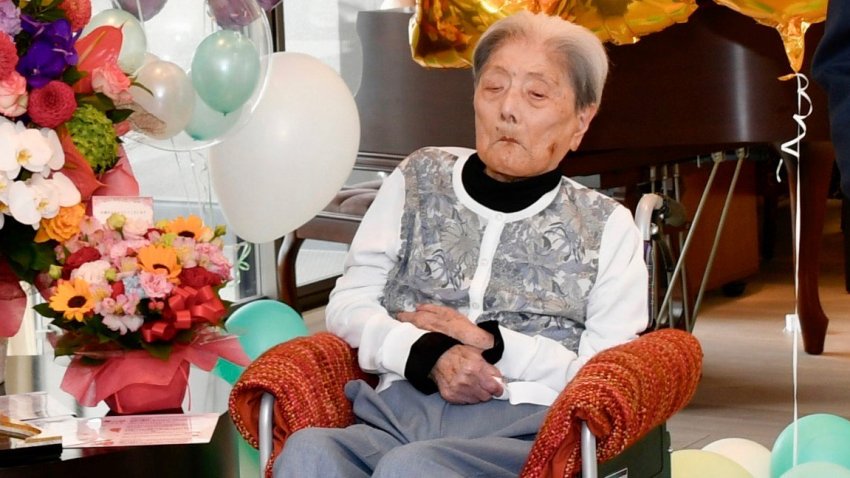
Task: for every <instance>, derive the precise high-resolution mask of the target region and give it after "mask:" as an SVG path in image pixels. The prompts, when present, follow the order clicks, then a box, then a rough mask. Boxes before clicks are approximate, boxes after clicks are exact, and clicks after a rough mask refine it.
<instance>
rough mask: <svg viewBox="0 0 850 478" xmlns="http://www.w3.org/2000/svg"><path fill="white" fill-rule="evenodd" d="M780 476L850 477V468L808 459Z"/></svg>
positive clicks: (784, 477) (813, 477)
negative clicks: (808, 460)
mask: <svg viewBox="0 0 850 478" xmlns="http://www.w3.org/2000/svg"><path fill="white" fill-rule="evenodd" d="M781 478H850V470H848V469H847V468H844V467H843V466H841V465H836V464H835V463H825V462H822V461H810V462H808V463H803V464H802V465H797V466H795V467H794V468H791V469H790V470H788V471H787V472H785V473H784V474H783V475H782V477H781Z"/></svg>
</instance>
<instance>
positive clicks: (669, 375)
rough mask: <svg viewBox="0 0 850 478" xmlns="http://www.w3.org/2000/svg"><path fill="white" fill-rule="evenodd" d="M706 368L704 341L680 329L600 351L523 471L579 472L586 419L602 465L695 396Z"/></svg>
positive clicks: (549, 419)
mask: <svg viewBox="0 0 850 478" xmlns="http://www.w3.org/2000/svg"><path fill="white" fill-rule="evenodd" d="M701 369H702V349H701V348H700V346H699V342H698V341H697V340H696V338H695V337H694V336H692V335H691V334H690V333H688V332H684V331H681V330H678V329H664V330H659V331H656V332H651V333H648V334H645V335H643V336H641V337H639V338H637V339H635V340H633V341H631V342H628V343H625V344H622V345H618V346H616V347H612V348H610V349H607V350H604V351H602V352H599V353H598V354H597V355H596V356H594V357H593V358H592V359H591V360H589V361H588V362H587V364H585V365H584V367H582V368H581V370H579V372H578V374H577V375H576V377H575V378H574V379H573V380H572V381H571V382H570V383H569V384H568V385H567V387H566V388H565V389H564V390H563V391H562V392H561V394H560V395H559V396H558V398H557V399H556V400H555V403H554V404H552V407H551V409H550V410H549V412H548V414H547V415H546V419H545V420H544V422H543V426H542V427H541V428H540V432H539V433H538V434H537V439H536V440H535V442H534V445H533V447H532V449H531V453H530V454H529V459H528V461H527V462H526V464H525V466H524V467H523V470H522V474H521V476H572V475H574V474H575V473H577V472H579V471H580V470H581V464H582V456H581V428H582V424H581V423H582V421H584V422H586V426H587V428H588V430H589V431H590V432H592V435H594V436H595V438H596V441H597V447H596V454H595V455H596V459H597V460H598V461H599V462H600V463H601V462H604V461H606V460H608V459H610V458H612V457H614V456H615V455H617V454H619V453H621V452H622V451H623V450H625V449H626V448H627V447H628V446H630V445H632V444H633V443H635V442H636V441H638V440H639V439H640V438H641V437H643V436H644V435H645V434H647V433H648V432H649V431H651V430H652V429H654V428H656V427H658V426H659V425H661V424H662V423H664V422H665V421H667V419H669V418H670V417H671V416H673V415H674V414H675V413H676V412H678V411H679V410H681V409H682V408H684V407H685V405H687V404H688V402H690V400H691V398H692V397H693V394H694V393H695V392H696V387H697V384H698V382H699V378H700V373H701Z"/></svg>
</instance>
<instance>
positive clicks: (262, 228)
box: [209, 52, 360, 243]
mask: <svg viewBox="0 0 850 478" xmlns="http://www.w3.org/2000/svg"><path fill="white" fill-rule="evenodd" d="M268 82H269V85H270V88H267V89H266V91H265V93H264V94H263V96H262V98H260V101H259V104H258V105H257V108H256V110H255V111H254V114H253V115H251V117H250V119H249V120H248V123H247V124H246V125H245V126H244V127H243V128H242V129H240V130H239V131H236V132H234V133H232V134H231V135H229V136H227V137H226V138H225V139H224V140H222V141H221V142H220V143H219V144H217V145H214V146H213V147H212V148H211V149H210V154H209V166H210V175H211V177H212V183H213V188H214V189H215V192H216V195H217V196H218V200H219V203H220V204H221V209H222V211H223V212H224V216H225V218H226V219H227V223H228V225H229V227H230V229H231V231H233V232H234V233H235V234H236V235H238V236H240V237H242V238H243V239H246V240H248V241H251V242H257V243H262V242H268V241H271V240H274V239H277V238H279V237H282V236H284V235H285V234H287V233H288V232H290V231H293V230H295V229H296V228H298V227H299V226H301V225H302V224H304V223H306V222H307V221H309V220H310V219H311V218H312V217H313V216H315V215H316V213H317V212H319V211H320V210H321V209H322V208H323V207H325V206H326V205H327V204H328V203H329V202H330V200H331V199H332V198H333V197H334V195H335V194H336V193H337V192H338V191H339V189H340V188H341V187H342V185H343V184H344V183H345V180H346V179H347V178H348V176H349V174H350V173H351V168H352V166H353V165H354V159H355V158H356V155H357V147H358V146H359V144H360V119H359V116H358V113H357V106H356V104H355V103H354V98H353V97H352V96H351V92H350V91H349V89H348V87H347V86H346V85H345V83H344V82H343V80H342V78H340V77H339V75H338V74H337V73H336V72H335V71H334V70H333V69H331V68H330V67H328V66H327V65H325V64H324V63H322V62H321V61H319V60H317V59H315V58H313V57H311V56H309V55H305V54H302V53H288V52H278V53H274V54H272V55H271V65H270V67H269V80H268Z"/></svg>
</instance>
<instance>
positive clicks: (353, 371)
mask: <svg viewBox="0 0 850 478" xmlns="http://www.w3.org/2000/svg"><path fill="white" fill-rule="evenodd" d="M358 378H360V379H365V380H369V381H371V382H372V383H374V377H369V376H367V375H366V374H365V373H364V372H362V371H361V370H360V367H358V365H357V353H356V351H355V350H353V349H352V348H351V347H349V345H348V344H347V343H346V342H344V341H343V340H342V339H340V338H338V337H336V336H334V335H332V334H329V333H326V332H323V333H319V334H316V335H313V336H310V337H300V338H296V339H293V340H290V341H287V342H284V343H282V344H279V345H276V346H275V347H272V348H271V349H269V350H268V351H266V352H265V353H264V354H263V355H261V356H260V357H258V358H257V359H256V360H255V361H254V362H252V363H251V365H249V366H248V368H247V369H245V372H244V373H243V374H242V376H241V377H239V380H238V381H237V382H236V384H235V385H234V386H233V390H232V391H231V392H230V400H229V409H230V416H231V418H232V419H233V423H234V424H235V425H236V428H237V429H238V430H239V432H240V433H241V434H242V436H243V437H245V439H246V440H247V441H248V443H250V444H251V445H252V446H254V447H255V448H256V447H258V446H259V443H258V437H259V433H258V420H259V410H260V401H261V398H262V396H263V393H264V392H268V393H271V394H272V395H274V397H275V407H274V424H275V426H274V446H273V450H272V459H271V460H269V464H271V463H272V462H273V461H274V457H276V456H277V455H278V453H280V450H281V449H282V448H283V443H284V442H285V441H286V438H287V437H289V435H291V434H292V433H293V432H295V431H297V430H300V429H302V428H305V427H325V428H335V427H345V426H347V425H350V424H352V423H353V422H354V414H353V412H352V410H351V402H349V401H348V399H347V398H346V397H345V394H344V392H343V387H344V386H345V384H346V383H348V382H349V381H351V380H354V379H358ZM270 469H271V467H269V469H268V470H270ZM268 470H267V471H268Z"/></svg>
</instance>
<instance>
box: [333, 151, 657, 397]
mask: <svg viewBox="0 0 850 478" xmlns="http://www.w3.org/2000/svg"><path fill="white" fill-rule="evenodd" d="M472 153H474V151H472V150H467V149H461V148H443V149H436V148H429V149H423V150H420V151H417V152H416V153H414V154H413V155H411V158H409V159H408V160H407V161H408V162H409V161H422V160H423V159H422V158H426V160H427V158H430V157H434V156H439V157H440V158H441V160H443V161H444V162H445V161H448V163H447V164H449V165H448V166H446V167H445V168H444V169H445V174H446V175H447V176H449V175H450V176H451V178H450V179H448V180H447V181H449V182H448V183H446V184H450V186H447V187H450V188H451V190H452V191H451V192H453V194H454V196H455V197H456V202H457V203H458V206H457V207H459V208H460V209H463V210H464V212H465V213H466V214H472V215H474V216H477V221H478V224H480V226H479V227H480V229H479V230H478V231H477V232H478V233H479V234H477V235H475V236H474V237H475V238H476V240H478V241H480V242H479V243H478V244H477V246H478V247H477V251H478V256H477V258H475V260H474V262H475V263H474V265H473V266H472V267H470V272H469V277H466V278H464V279H463V280H462V284H460V286H459V289H461V290H463V291H464V293H465V294H467V296H468V300H464V301H463V303H462V304H459V305H458V306H457V309H458V311H459V312H461V313H463V314H465V315H467V316H468V317H469V319H470V320H472V321H473V322H474V321H475V320H476V319H478V318H479V317H482V316H486V315H487V314H488V313H490V311H488V310H487V309H486V307H487V303H488V302H489V303H493V302H494V300H493V299H492V296H493V295H494V294H496V295H498V294H500V293H508V295H510V291H506V290H503V291H494V290H493V287H491V286H492V285H493V284H492V281H493V280H494V278H493V274H492V267H494V263H496V262H498V261H499V260H500V256H499V254H500V250H499V247H500V244H501V243H502V242H503V241H504V236H505V235H506V234H507V233H506V228H510V227H511V226H512V225H514V224H515V223H518V222H522V221H530V220H532V218H535V217H539V215H541V214H543V211H544V210H551V209H547V208H551V206H552V204H553V202H554V201H561V200H563V197H565V196H564V194H563V190H564V188H566V189H569V190H570V191H579V192H580V194H581V195H582V196H581V197H582V198H587V197H590V198H591V199H592V200H594V201H597V200H600V198H599V197H597V196H600V197H601V195H599V194H598V193H596V192H593V191H590V190H586V189H585V188H584V187H583V186H581V185H579V184H578V183H575V182H574V181H571V180H569V179H567V178H564V179H563V180H562V182H561V184H560V185H559V186H558V187H556V188H555V189H553V190H552V191H550V192H548V193H546V194H544V195H543V196H542V197H541V198H540V199H539V200H537V201H536V202H535V203H533V204H532V205H530V206H528V207H527V208H525V209H522V210H520V211H517V212H513V213H503V212H499V211H495V210H492V209H489V208H487V207H485V206H484V205H482V204H480V203H478V202H477V201H475V200H474V199H472V198H471V197H470V196H469V194H468V193H467V192H466V190H465V189H464V187H463V183H462V181H461V171H462V169H463V165H464V164H465V162H466V160H467V159H468V157H469V156H470V155H471V154H472ZM405 167H406V166H405V164H404V163H403V164H402V165H401V166H400V168H399V169H397V170H396V171H394V172H393V173H392V174H390V175H389V177H387V179H386V180H385V182H384V184H383V186H382V187H381V190H380V192H379V193H378V195H377V197H376V198H375V201H374V202H373V203H372V206H371V207H370V209H369V211H368V212H367V213H366V215H365V216H364V218H363V221H362V223H361V225H360V228H359V230H358V232H357V234H356V236H355V238H354V240H353V242H352V244H351V248H350V251H349V253H348V256H347V259H346V262H345V270H344V274H343V276H342V277H341V278H340V279H339V281H338V282H337V284H336V288H335V289H334V291H333V292H332V294H331V298H330V302H329V304H328V307H327V309H326V318H327V319H326V320H327V327H328V330H329V331H331V332H332V333H334V334H336V335H338V336H340V337H341V338H343V339H344V340H346V342H348V343H349V344H350V345H351V346H352V347H356V348H358V349H359V351H358V353H359V362H360V367H361V368H362V369H363V370H365V371H368V372H372V373H377V374H380V375H381V382H380V384H379V390H383V389H385V388H386V387H388V386H389V384H390V383H392V382H393V381H396V380H403V379H404V370H405V365H406V363H407V359H408V356H409V352H410V348H411V346H412V345H413V343H414V342H416V341H417V340H418V339H419V338H420V337H421V336H422V335H424V334H425V333H427V331H426V330H421V329H418V328H417V327H415V326H414V325H412V324H410V323H404V322H400V321H398V320H396V319H394V318H393V316H392V314H391V313H390V312H389V311H388V310H387V308H386V307H385V306H384V305H383V304H382V299H384V294H385V288H386V287H387V283H388V280H390V279H391V274H393V273H395V272H396V271H394V268H395V267H396V266H397V265H398V263H399V261H400V260H401V255H402V253H403V252H404V251H403V248H404V247H405V245H406V244H405V238H408V236H409V235H410V233H409V232H404V231H402V227H403V218H404V214H405V211H406V209H405V207H406V205H407V207H408V208H410V204H409V203H410V197H411V196H410V193H411V191H408V190H407V188H408V187H410V184H411V179H410V178H409V177H408V178H406V177H405V175H404V174H403V170H404V168H405ZM601 200H604V201H608V202H610V201H611V200H610V199H607V198H601ZM606 205H607V207H608V208H609V209H610V214H607V216H606V217H605V218H604V223H601V224H600V227H602V231H601V238H598V234H596V233H598V231H583V232H582V233H583V234H586V235H588V237H596V238H597V239H598V241H597V242H598V249H597V248H593V249H592V250H591V249H589V250H587V251H581V254H585V255H588V256H592V257H591V259H592V261H589V262H590V263H592V264H594V265H595V266H594V267H593V270H592V272H593V273H592V274H590V275H589V276H588V277H587V278H580V279H578V280H574V282H575V284H576V287H586V288H587V291H586V292H585V293H584V294H583V304H584V307H583V308H581V307H580V308H579V310H580V311H581V312H582V313H583V315H584V316H583V317H581V319H582V320H583V324H581V325H582V326H583V331H581V335H580V339H579V342H578V347H577V350H570V348H568V347H566V346H565V345H564V344H563V343H562V342H560V341H558V340H555V339H553V338H550V337H547V336H544V335H543V334H528V333H527V332H528V331H524V332H526V333H523V332H520V331H516V330H514V329H512V328H510V327H506V326H504V325H500V328H499V329H500V332H501V334H502V338H503V341H504V345H505V348H504V353H503V355H502V358H501V359H500V360H499V361H498V362H497V363H496V364H495V366H496V367H497V368H499V370H500V371H501V373H502V374H503V376H504V377H505V378H506V379H507V380H506V381H507V382H508V383H507V386H506V389H507V393H506V394H505V398H509V399H510V401H511V402H512V403H536V404H542V405H549V404H551V403H552V402H553V401H554V399H555V398H556V397H557V395H558V393H560V391H561V390H563V388H564V387H565V386H566V384H567V383H568V382H569V381H570V380H571V379H572V378H573V377H574V376H575V374H576V373H577V371H578V370H579V368H580V367H581V366H582V365H584V364H585V363H586V362H587V360H588V359H590V357H592V356H593V355H595V354H596V353H598V352H599V351H601V350H603V349H606V348H609V347H612V346H614V345H617V344H620V343H623V342H626V341H629V340H631V339H633V338H635V337H636V336H637V334H638V333H639V332H641V331H642V330H643V329H644V328H645V327H646V325H647V272H646V266H645V264H644V262H643V256H642V252H643V242H642V240H641V238H640V235H639V233H638V231H637V228H636V227H635V225H634V222H633V220H632V216H631V213H630V212H629V211H628V209H626V208H625V207H623V206H621V205H613V206H611V205H609V204H607V203H606ZM407 212H408V214H410V213H411V211H410V210H408V211H407ZM565 219H566V221H565V222H569V220H570V219H571V218H565ZM580 227H582V226H580ZM594 234H596V236H594ZM467 239H468V238H467ZM591 242H592V241H591ZM473 271H474V273H473ZM585 274H586V272H585ZM582 277H584V276H582ZM488 287H489V289H488ZM504 289H508V288H507V287H505V288H504ZM413 306H415V304H413ZM567 307H568V308H569V307H572V306H571V305H568V306H567ZM579 323H581V320H579Z"/></svg>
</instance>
